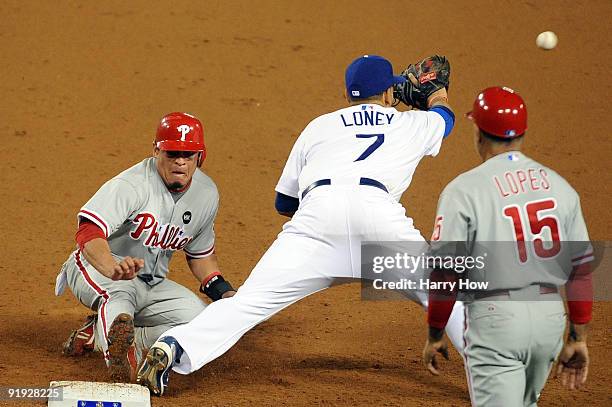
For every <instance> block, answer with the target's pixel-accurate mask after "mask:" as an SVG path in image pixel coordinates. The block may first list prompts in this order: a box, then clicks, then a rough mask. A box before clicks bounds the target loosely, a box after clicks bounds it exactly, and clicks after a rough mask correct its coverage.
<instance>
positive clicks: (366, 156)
mask: <svg viewBox="0 0 612 407" xmlns="http://www.w3.org/2000/svg"><path fill="white" fill-rule="evenodd" d="M444 129H445V123H444V119H443V118H442V116H441V115H440V114H439V113H436V112H425V111H407V112H399V111H398V110H396V109H395V108H393V107H383V106H380V105H376V104H362V105H356V106H350V107H347V108H345V109H340V110H337V111H335V112H332V113H328V114H325V115H323V116H320V117H317V118H316V119H314V120H313V121H312V122H310V123H309V124H308V126H306V128H305V129H304V131H303V132H302V133H301V134H300V136H299V137H298V139H297V141H296V142H295V145H294V146H293V149H292V150H291V153H290V155H289V158H288V160H287V163H286V165H285V168H284V170H283V174H282V176H281V178H280V180H279V181H278V184H277V186H276V191H277V192H280V193H281V194H285V195H288V196H292V197H294V198H295V197H299V198H301V193H302V191H303V190H304V189H306V188H307V187H308V186H309V185H310V184H312V183H313V182H315V181H318V180H320V179H327V178H333V181H332V182H333V183H334V184H339V183H347V184H351V183H352V184H354V185H357V184H358V183H359V178H360V177H367V178H371V179H374V180H376V181H378V182H381V183H382V184H383V185H385V187H386V188H387V190H388V191H389V193H390V194H391V195H392V196H393V197H394V198H395V200H396V201H399V200H400V198H401V196H402V194H403V193H404V191H405V190H406V189H407V188H408V186H409V185H410V182H411V181H412V176H413V174H414V171H415V170H416V167H417V165H418V163H419V161H420V160H421V159H422V158H423V157H424V156H427V155H430V156H435V155H437V154H438V152H439V151H440V146H441V144H442V139H443V136H444Z"/></svg>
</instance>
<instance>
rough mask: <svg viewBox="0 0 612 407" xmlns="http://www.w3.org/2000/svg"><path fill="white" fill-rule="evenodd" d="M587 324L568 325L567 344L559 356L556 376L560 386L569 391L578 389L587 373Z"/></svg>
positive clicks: (583, 382)
mask: <svg viewBox="0 0 612 407" xmlns="http://www.w3.org/2000/svg"><path fill="white" fill-rule="evenodd" d="M587 331H588V324H583V325H578V324H574V323H570V332H569V336H568V338H567V342H566V343H565V346H563V349H562V350H561V353H560V354H559V364H558V365H557V372H556V375H557V376H561V384H562V385H563V386H565V387H567V388H568V389H570V390H574V389H579V388H580V387H582V386H583V385H584V384H585V383H586V380H587V375H588V373H589V349H588V347H587Z"/></svg>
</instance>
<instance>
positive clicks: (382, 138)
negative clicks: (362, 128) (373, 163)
mask: <svg viewBox="0 0 612 407" xmlns="http://www.w3.org/2000/svg"><path fill="white" fill-rule="evenodd" d="M355 137H357V138H374V137H376V140H374V142H373V143H372V144H371V145H370V146H369V147H368V148H367V149H366V150H365V151H364V152H363V153H361V155H360V156H359V157H358V158H357V159H356V160H355V161H362V160H365V159H366V158H368V157H369V156H370V155H371V154H372V153H373V152H374V151H376V149H377V148H378V147H380V146H381V145H382V143H384V142H385V135H384V134H356V135H355Z"/></svg>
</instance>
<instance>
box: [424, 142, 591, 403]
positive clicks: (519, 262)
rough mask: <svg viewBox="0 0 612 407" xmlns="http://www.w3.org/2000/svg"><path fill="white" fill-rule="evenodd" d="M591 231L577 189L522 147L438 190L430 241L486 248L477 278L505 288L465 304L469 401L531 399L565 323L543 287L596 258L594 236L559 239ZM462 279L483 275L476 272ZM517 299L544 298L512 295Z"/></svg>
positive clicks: (470, 249)
mask: <svg viewBox="0 0 612 407" xmlns="http://www.w3.org/2000/svg"><path fill="white" fill-rule="evenodd" d="M588 239H589V237H588V233H587V229H586V225H585V222H584V218H583V216H582V211H581V208H580V200H579V198H578V194H577V193H576V191H575V190H574V189H573V188H572V187H571V186H570V185H569V184H568V183H567V181H565V180H564V179H563V178H562V177H561V176H560V175H559V174H557V173H556V172H554V171H553V170H551V169H550V168H547V167H545V166H543V165H542V164H540V163H538V162H536V161H534V160H532V159H530V158H529V157H527V156H525V155H524V154H522V153H520V152H516V151H514V152H508V153H504V154H500V155H497V156H495V157H492V158H490V159H489V160H487V161H486V162H484V163H483V164H482V165H480V166H478V167H476V168H474V169H473V170H471V171H468V172H466V173H464V174H462V175H460V176H459V177H457V178H456V179H455V180H454V181H452V182H451V183H450V184H449V185H448V186H447V187H446V188H445V189H444V191H443V193H442V195H441V197H440V200H439V203H438V211H437V216H436V225H435V228H434V234H433V236H432V240H433V241H437V240H439V241H440V243H435V242H433V243H434V246H438V247H441V248H443V247H444V242H449V241H455V242H465V244H466V247H467V250H466V251H465V254H469V255H471V256H474V257H476V256H479V255H483V254H484V253H485V252H488V254H489V256H488V257H487V258H486V261H485V262H484V264H485V269H484V274H480V279H483V280H485V281H487V282H489V283H490V285H489V286H488V287H487V289H488V290H503V291H495V292H493V293H489V296H480V297H477V298H478V299H476V300H475V301H473V302H468V303H467V304H466V306H465V314H466V324H465V330H464V342H465V348H464V358H465V365H466V372H467V378H468V384H469V390H470V397H471V399H472V404H473V405H475V406H498V405H504V406H520V405H524V406H535V405H536V404H537V400H538V398H539V396H540V392H541V391H542V389H543V387H544V385H545V383H546V379H547V377H548V374H549V372H550V368H551V367H552V363H553V361H554V359H555V358H556V356H557V355H558V353H559V351H560V350H561V347H562V344H563V340H562V335H563V331H564V328H565V310H564V306H563V302H562V300H561V297H560V296H559V295H558V294H557V293H554V292H553V293H550V290H548V292H549V293H548V294H543V293H544V292H546V291H543V290H542V286H544V287H546V286H549V285H561V284H564V283H565V281H566V279H567V270H568V269H571V265H578V264H581V263H584V262H588V261H591V260H592V248H591V246H590V244H588V243H585V244H571V245H565V244H564V243H565V242H568V241H582V242H588ZM492 242H495V243H492ZM500 242H501V243H500ZM503 242H506V243H503ZM565 249H567V250H565ZM442 250H443V249H442ZM467 277H468V279H469V280H473V279H479V273H478V272H476V273H472V272H470V273H469V275H468V276H467ZM520 298H530V299H535V298H540V299H542V300H544V299H546V300H548V301H509V300H514V299H520Z"/></svg>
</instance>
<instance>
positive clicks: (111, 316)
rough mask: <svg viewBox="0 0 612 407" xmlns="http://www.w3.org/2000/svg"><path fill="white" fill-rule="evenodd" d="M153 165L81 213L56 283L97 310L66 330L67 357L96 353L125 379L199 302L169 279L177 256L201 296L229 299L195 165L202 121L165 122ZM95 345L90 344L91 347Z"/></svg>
mask: <svg viewBox="0 0 612 407" xmlns="http://www.w3.org/2000/svg"><path fill="white" fill-rule="evenodd" d="M153 155H154V156H153V157H151V158H147V159H145V160H144V161H142V162H140V163H138V164H136V165H134V166H133V167H131V168H129V169H127V170H126V171H124V172H122V173H120V174H119V175H117V176H116V177H114V178H112V179H111V180H110V181H108V182H106V183H105V184H104V185H103V186H102V187H101V188H100V189H99V190H98V191H97V192H96V193H95V194H94V196H93V197H92V198H91V199H90V200H89V201H88V202H87V203H86V204H85V205H84V206H83V207H82V208H81V210H80V211H79V213H78V221H79V229H78V232H77V234H76V240H77V243H78V247H77V249H76V250H75V251H74V252H73V253H72V254H71V255H70V257H69V258H68V260H67V261H66V262H65V263H64V265H63V267H62V269H61V272H60V274H59V275H58V278H57V284H56V294H57V295H60V294H61V293H62V292H63V291H64V288H65V286H66V285H67V286H69V287H70V289H71V290H72V292H73V294H74V295H75V297H76V298H77V299H78V300H79V301H80V302H81V303H82V304H84V305H85V306H87V307H89V308H91V309H92V310H94V311H97V317H90V318H89V319H88V321H87V323H86V325H85V326H84V327H82V328H80V329H79V330H77V331H75V332H73V334H72V335H71V337H70V339H69V340H68V342H67V343H66V344H65V345H64V346H65V347H64V352H65V353H67V354H69V355H79V354H82V353H83V352H84V351H86V350H92V349H93V343H94V342H95V343H96V345H97V346H98V348H99V349H100V350H101V351H102V352H103V354H104V357H105V359H106V362H107V365H108V366H109V368H110V373H111V377H112V378H113V379H114V380H117V381H130V380H132V379H133V374H134V372H135V368H136V366H137V363H138V359H139V357H140V356H141V355H142V351H143V349H146V348H148V347H150V346H151V344H153V342H154V341H155V340H156V339H157V338H158V337H159V335H160V334H161V333H162V332H164V331H166V330H168V329H169V328H171V327H173V326H176V325H180V324H184V323H187V322H189V321H190V320H191V319H192V318H193V317H195V316H196V315H198V314H199V313H200V312H201V311H202V310H204V308H205V304H204V303H203V302H202V301H201V300H200V299H199V298H198V297H197V296H196V295H195V294H194V293H192V292H191V291H190V290H188V289H187V288H185V287H183V286H181V285H179V284H177V283H175V282H173V281H171V280H169V279H167V278H166V277H167V275H168V263H169V261H170V259H171V258H172V256H173V254H174V253H175V252H176V251H179V250H182V251H184V252H185V254H186V257H187V264H188V265H189V268H190V270H191V272H192V273H193V275H194V276H195V277H196V278H197V279H198V281H200V282H201V291H202V292H203V293H205V294H207V295H208V296H209V297H211V299H213V300H217V299H220V298H221V297H223V296H230V295H233V293H234V291H233V288H232V287H231V286H230V285H229V283H228V282H226V281H225V280H224V279H223V277H222V276H221V274H220V272H219V267H218V265H217V259H216V256H215V250H214V249H215V245H214V243H215V235H214V231H213V224H214V220H215V216H216V214H217V207H218V202H219V195H218V192H217V188H216V186H215V184H214V183H213V181H212V180H211V179H210V178H209V177H208V176H207V175H205V174H204V173H203V172H202V171H199V170H198V167H199V166H200V165H201V164H202V162H203V161H204V158H205V156H206V148H205V145H204V135H203V129H202V124H201V122H200V121H199V120H198V119H197V118H196V117H194V116H192V115H189V114H186V113H171V114H168V115H166V116H164V117H163V118H162V120H161V122H160V124H159V127H158V129H157V134H156V139H155V144H154V150H153ZM94 338H95V340H94Z"/></svg>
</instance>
